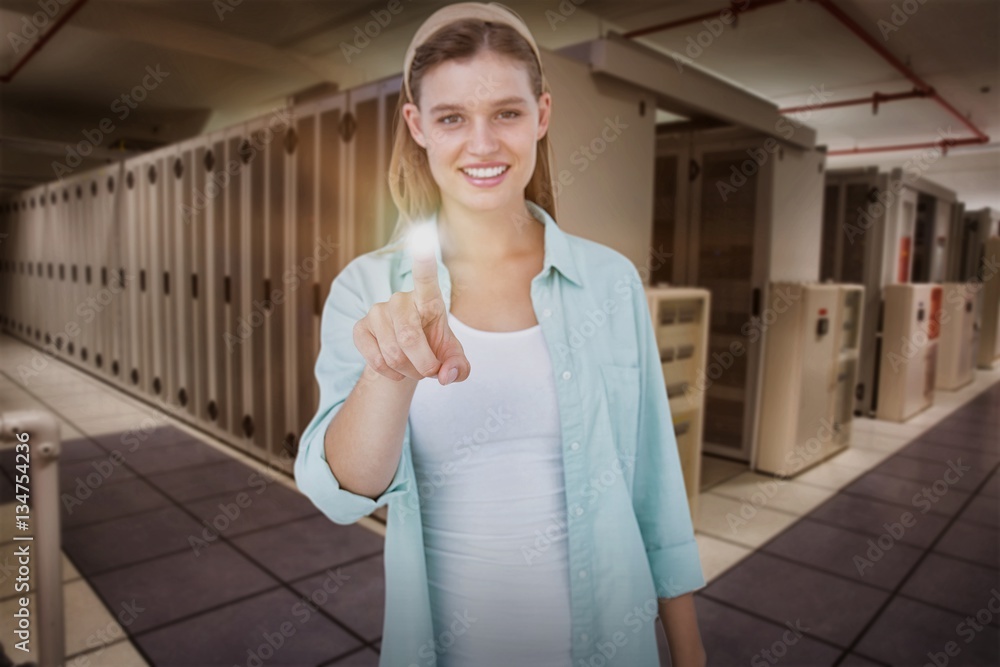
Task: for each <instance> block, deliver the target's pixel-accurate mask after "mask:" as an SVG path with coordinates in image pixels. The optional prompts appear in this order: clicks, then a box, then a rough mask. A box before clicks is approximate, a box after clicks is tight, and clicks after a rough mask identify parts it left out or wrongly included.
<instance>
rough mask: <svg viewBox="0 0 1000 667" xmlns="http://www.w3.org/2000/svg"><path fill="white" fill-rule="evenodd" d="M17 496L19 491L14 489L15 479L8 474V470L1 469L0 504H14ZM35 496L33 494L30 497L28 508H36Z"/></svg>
mask: <svg viewBox="0 0 1000 667" xmlns="http://www.w3.org/2000/svg"><path fill="white" fill-rule="evenodd" d="M16 494H17V490H16V489H15V487H14V481H13V478H11V477H10V475H8V474H7V471H6V470H3V469H2V468H0V504H6V503H12V502H14V497H15V496H16ZM34 496H35V494H31V495H30V496H29V497H28V507H34V506H35V503H34Z"/></svg>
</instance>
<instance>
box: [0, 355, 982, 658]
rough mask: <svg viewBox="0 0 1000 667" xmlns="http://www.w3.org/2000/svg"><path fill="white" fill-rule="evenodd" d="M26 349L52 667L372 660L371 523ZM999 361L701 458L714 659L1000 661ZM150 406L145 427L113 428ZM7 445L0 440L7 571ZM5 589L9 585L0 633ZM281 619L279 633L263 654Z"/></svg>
mask: <svg viewBox="0 0 1000 667" xmlns="http://www.w3.org/2000/svg"><path fill="white" fill-rule="evenodd" d="M39 356H40V355H39V354H38V353H37V351H35V350H34V349H33V348H30V347H28V346H26V345H23V344H22V343H20V342H18V341H16V340H14V339H12V338H10V337H7V336H0V406H2V407H3V408H4V409H8V408H15V407H21V406H36V407H42V408H46V409H49V410H52V411H54V412H55V413H56V414H57V415H59V418H60V421H61V428H62V438H63V453H62V457H61V463H60V466H61V470H60V476H61V484H62V493H63V515H62V520H63V545H62V546H63V553H64V558H63V569H64V572H63V579H64V595H65V600H66V603H65V604H66V617H67V627H66V650H67V657H68V659H67V662H66V665H67V667H70V666H74V667H100V666H114V667H126V666H132V665H147V664H149V665H185V666H189V667H196V666H201V665H204V666H208V665H229V664H255V663H254V660H255V659H256V658H259V659H260V664H262V665H266V664H286V665H291V664H295V665H329V664H336V665H373V666H374V665H377V663H378V648H379V639H380V636H381V631H382V627H381V626H382V614H383V596H384V580H383V563H382V542H383V537H382V535H381V534H380V532H379V526H378V524H376V523H374V522H365V523H359V524H356V525H352V526H340V525H336V524H333V523H331V522H330V521H328V520H326V519H325V517H323V516H322V515H321V514H319V512H318V511H317V510H316V509H315V508H314V507H313V506H312V504H311V503H310V502H309V501H308V500H307V499H305V498H304V497H302V496H301V495H300V494H299V493H298V492H297V491H296V490H295V486H294V482H293V481H292V480H291V479H289V478H287V477H285V476H280V475H278V476H276V475H274V474H273V473H272V472H271V471H269V470H268V469H267V468H266V467H264V466H263V465H261V464H259V463H257V462H255V461H253V460H252V459H249V458H247V457H245V456H244V455H243V454H241V453H239V452H235V451H233V450H232V449H230V448H229V447H227V446H226V445H224V444H222V443H218V442H215V441H213V440H212V439H210V438H207V437H205V436H204V435H203V434H200V433H199V432H197V431H195V430H194V429H191V428H189V427H187V426H186V425H184V424H181V423H178V422H175V421H174V420H172V419H169V418H167V417H165V416H164V415H163V414H162V413H159V412H157V411H156V410H155V408H153V407H151V406H149V405H147V404H145V403H143V402H140V401H137V400H135V399H133V398H131V397H128V396H125V395H123V394H121V393H119V392H117V391H116V390H114V389H113V388H111V387H110V386H108V385H106V384H104V383H102V382H100V381H99V380H96V379H94V378H91V377H89V376H87V375H86V374H83V373H80V372H78V371H77V370H75V369H74V368H72V367H70V366H67V365H65V364H62V363H60V362H58V361H55V360H48V361H47V362H46V365H45V367H44V368H43V369H42V370H41V371H40V372H39V373H38V374H37V375H31V374H29V375H24V374H23V369H24V368H30V367H31V366H30V364H31V362H32V360H35V361H36V362H37V357H39ZM998 381H1000V370H998V371H991V372H982V371H980V372H977V379H976V381H975V382H974V383H973V384H972V385H969V386H967V387H965V388H963V389H962V390H960V391H958V392H939V393H938V396H937V400H936V404H935V406H934V407H933V408H931V409H929V410H927V411H925V412H924V413H922V414H920V415H918V416H917V417H915V418H914V419H912V420H910V422H908V423H906V424H891V423H887V422H878V421H873V420H858V421H857V422H856V426H855V431H856V432H855V436H854V442H853V445H852V447H851V448H850V449H849V450H847V451H844V452H842V453H841V454H839V455H837V456H836V457H834V458H833V459H831V460H830V461H827V462H825V463H822V464H820V465H819V466H817V467H816V468H814V469H812V470H810V471H808V472H806V473H804V474H802V475H800V476H799V477H797V478H796V479H794V480H791V481H781V482H779V481H776V480H774V479H773V478H770V477H767V476H763V475H758V474H755V473H751V472H748V471H747V470H746V466H745V465H743V464H735V463H732V462H721V461H720V460H717V459H715V460H713V459H710V458H708V457H706V461H705V475H704V482H705V484H704V485H703V487H704V490H703V493H702V495H701V499H700V503H699V517H698V521H697V523H696V528H697V535H696V537H697V539H698V543H699V546H700V548H701V554H702V562H703V567H704V570H705V574H706V577H707V578H708V580H709V585H708V586H707V587H706V588H705V589H703V590H702V591H701V592H700V593H699V594H698V595H697V596H696V601H697V606H698V610H699V622H700V626H701V629H702V634H703V638H704V640H705V645H706V648H707V649H708V651H709V658H710V660H709V661H710V664H712V665H725V666H728V665H735V664H751V665H756V664H767V665H772V664H780V665H784V666H791V665H810V666H811V665H834V664H839V665H879V664H883V665H885V664H891V665H909V664H914V665H923V664H924V663H925V662H927V661H928V660H929V658H928V655H927V654H928V653H931V654H937V653H941V655H942V656H945V654H944V653H943V652H944V651H946V650H948V649H949V648H952V649H958V650H959V651H960V653H959V654H958V656H959V657H957V658H955V657H950V658H949V660H950V662H949V663H948V664H951V665H956V664H962V665H975V664H993V665H995V664H1000V653H998V648H997V647H998V640H1000V638H998V629H1000V622H998V619H1000V613H994V612H993V611H992V610H991V609H990V605H991V604H992V606H993V609H996V610H1000V592H997V590H998V589H1000V581H998V563H1000V554H998V543H1000V539H998V532H1000V527H998V506H1000V482H998V477H997V466H998V464H1000V383H998ZM149 419H154V420H155V421H156V423H157V424H158V425H159V428H158V429H157V430H156V431H155V432H154V433H153V434H152V435H151V436H150V437H149V438H147V439H145V440H143V441H142V442H140V443H135V442H132V441H129V442H123V441H122V439H121V437H120V432H121V431H124V430H128V429H131V428H134V427H136V426H137V425H138V424H140V423H142V422H143V420H149ZM147 423H148V421H147ZM116 449H117V450H119V451H122V452H125V454H126V456H125V461H124V465H114V462H115V461H116V458H115V457H114V456H113V454H112V452H113V451H114V450H116ZM949 461H951V462H953V463H955V465H956V467H957V468H958V469H959V470H960V471H961V473H962V474H961V476H960V477H959V476H957V475H958V473H954V474H952V473H947V472H946V471H947V470H948V469H949V463H948V462H949ZM12 462H13V456H12V454H11V453H10V451H9V450H8V451H4V452H2V453H0V475H4V477H3V484H2V489H0V522H2V523H0V526H3V527H4V528H3V530H4V532H3V533H2V534H0V564H2V565H0V581H4V580H5V579H6V578H7V577H8V575H7V574H6V573H7V572H9V570H8V569H7V568H9V566H10V563H11V553H12V551H13V543H12V542H9V541H8V540H9V539H10V535H8V534H7V530H8V529H7V528H6V527H7V526H11V525H12V517H13V503H12V498H11V495H12V491H11V485H10V483H9V481H10V480H9V477H8V476H9V474H10V471H11V464H12ZM959 464H960V465H959ZM965 467H968V469H967V470H966V469H965ZM952 481H953V482H954V483H951V482H952ZM925 487H926V488H928V489H930V491H929V492H928V493H929V494H930V495H929V496H928V497H926V498H921V497H920V496H919V495H918V494H920V493H921V492H922V490H923V489H924V488H925ZM907 512H909V513H910V515H912V516H913V518H914V520H913V522H912V525H903V523H904V515H905V514H906V513H907ZM905 523H909V521H908V520H907V521H905ZM896 524H898V526H897V525H896ZM366 526H367V527H366ZM288 544H295V545H296V548H295V549H294V550H289V549H288V548H287V545H288ZM206 565H207V567H206ZM991 591H992V592H991ZM994 593H995V594H996V599H995V600H994V599H993V597H991V596H992V595H993V594H994ZM991 600H993V601H992V602H991ZM13 607H14V598H13V595H12V593H11V587H10V586H8V585H4V587H3V588H2V589H0V613H2V615H3V620H2V621H0V631H2V632H3V633H4V634H3V635H2V636H3V637H4V638H6V637H10V636H11V635H10V627H9V626H10V621H9V620H8V619H10V618H11V614H10V612H11V611H12V610H13ZM970 615H971V616H973V617H974V618H973V620H972V622H971V623H974V624H975V625H971V624H970V622H969V621H964V619H965V618H966V617H967V616H970ZM977 615H978V617H979V619H980V620H979V621H976V620H975V617H976V616H977ZM986 615H990V618H987V617H986ZM963 622H964V623H965V625H960V624H961V623H963ZM283 623H285V624H286V625H285V626H284V627H285V628H286V629H289V628H290V629H292V630H294V633H288V636H289V641H284V642H282V647H281V648H279V649H277V652H275V654H274V655H272V652H274V651H273V649H271V647H270V645H269V643H268V641H267V636H270V637H272V638H273V637H275V636H276V635H275V633H276V632H277V633H280V632H281V629H282V627H283V626H282V624H283ZM977 628H978V629H977ZM658 632H659V633H660V641H661V649H662V655H663V663H664V664H669V657H668V655H667V652H666V648H665V642H664V641H663V635H662V631H661V630H659V629H658ZM292 634H294V637H295V639H294V641H292V640H290V638H291V636H292ZM967 639H968V641H966V640H967ZM949 642H954V646H949ZM5 648H6V647H5ZM7 652H8V654H10V653H11V651H10V650H9V648H7ZM12 657H14V658H15V662H16V663H20V662H25V661H27V660H31V659H37V655H36V654H28V655H21V654H19V655H15V656H12ZM945 657H948V656H945ZM942 659H943V658H942ZM838 661H839V662H838Z"/></svg>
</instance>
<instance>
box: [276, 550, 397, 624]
mask: <svg viewBox="0 0 1000 667" xmlns="http://www.w3.org/2000/svg"><path fill="white" fill-rule="evenodd" d="M295 589H296V590H298V591H299V592H300V593H302V594H303V595H304V596H306V597H307V598H308V599H310V600H313V601H315V602H316V603H318V604H319V605H320V606H321V607H323V609H325V610H326V611H328V612H329V613H330V615H331V616H333V617H334V618H336V619H337V620H338V621H340V622H341V623H343V624H344V625H346V626H347V627H349V628H350V629H352V630H354V631H355V632H356V633H358V634H359V635H361V636H362V637H364V638H365V639H366V640H368V641H372V640H373V639H378V638H379V637H381V636H382V621H383V620H384V618H383V617H384V611H385V565H384V561H383V559H382V555H381V554H378V555H376V556H372V557H371V558H366V559H364V560H362V561H358V562H355V563H351V564H350V565H345V566H343V567H337V568H333V569H331V570H328V571H327V572H324V573H323V574H320V575H317V576H315V577H309V578H308V579H303V580H301V581H298V582H296V583H295ZM324 599H325V600H326V601H325V602H320V600H324Z"/></svg>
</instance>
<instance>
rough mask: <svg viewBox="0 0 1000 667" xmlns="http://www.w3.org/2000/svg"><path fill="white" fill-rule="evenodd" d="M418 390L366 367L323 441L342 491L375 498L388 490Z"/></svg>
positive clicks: (406, 380)
mask: <svg viewBox="0 0 1000 667" xmlns="http://www.w3.org/2000/svg"><path fill="white" fill-rule="evenodd" d="M416 387H417V380H414V379H411V378H404V379H402V380H399V381H396V380H390V379H389V378H387V377H385V376H383V375H379V374H378V373H376V372H375V371H373V370H372V369H371V368H369V367H367V366H366V367H365V369H364V371H363V372H362V374H361V378H359V380H358V383H357V385H356V386H355V387H354V389H353V390H352V391H351V393H350V394H348V396H347V398H346V399H345V400H344V405H343V406H341V408H340V411H339V412H338V413H337V414H336V415H335V416H334V418H333V420H332V421H331V422H330V426H329V427H328V428H327V430H326V435H325V438H324V443H323V444H324V448H325V451H326V459H327V461H328V462H329V464H330V470H332V471H333V475H334V477H336V478H337V481H338V482H339V483H340V487H341V488H342V489H345V490H347V491H351V492H352V493H357V494H360V495H363V496H368V497H369V498H372V499H375V498H378V497H379V496H380V495H382V493H383V492H384V491H385V490H386V489H387V488H388V487H389V484H390V483H391V482H392V478H393V475H394V474H395V472H396V468H397V467H398V466H399V459H400V456H401V455H402V450H403V438H404V435H405V433H406V421H407V419H408V417H409V413H410V403H411V402H412V400H413V394H414V392H415V391H416Z"/></svg>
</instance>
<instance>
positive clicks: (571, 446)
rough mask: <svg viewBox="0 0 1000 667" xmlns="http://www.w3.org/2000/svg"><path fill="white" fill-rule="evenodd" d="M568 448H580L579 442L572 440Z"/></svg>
mask: <svg viewBox="0 0 1000 667" xmlns="http://www.w3.org/2000/svg"><path fill="white" fill-rule="evenodd" d="M569 448H570V449H572V450H573V451H576V450H578V449H580V443H579V442H574V443H573V444H572V445H570V446H569Z"/></svg>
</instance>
